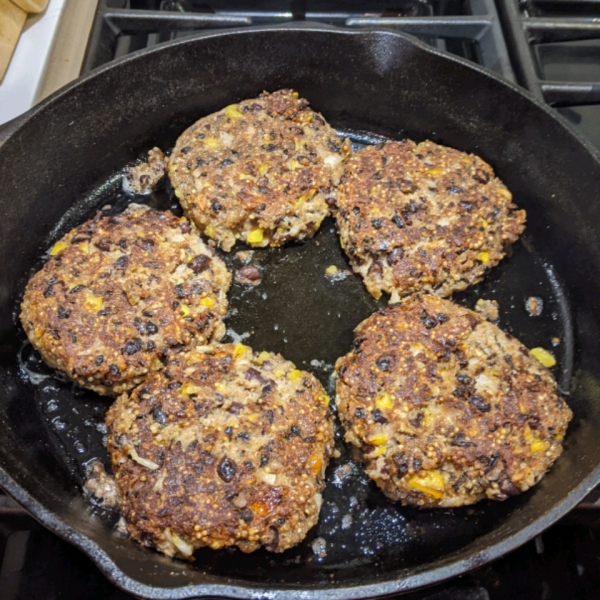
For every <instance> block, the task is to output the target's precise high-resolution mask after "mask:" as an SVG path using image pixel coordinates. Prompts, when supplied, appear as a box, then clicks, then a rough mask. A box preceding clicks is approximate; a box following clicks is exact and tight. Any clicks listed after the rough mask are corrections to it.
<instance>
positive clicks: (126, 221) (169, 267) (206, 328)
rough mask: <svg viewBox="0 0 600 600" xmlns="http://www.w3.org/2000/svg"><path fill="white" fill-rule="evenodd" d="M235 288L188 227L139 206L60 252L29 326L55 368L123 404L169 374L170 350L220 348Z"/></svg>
mask: <svg viewBox="0 0 600 600" xmlns="http://www.w3.org/2000/svg"><path fill="white" fill-rule="evenodd" d="M230 283H231V275H230V273H229V272H228V271H227V269H226V267H225V264H224V263H223V261H222V260H220V259H219V258H218V257H216V256H215V255H214V251H213V250H212V249H210V248H207V247H206V246H205V244H204V243H203V242H202V239H201V238H200V236H199V234H198V232H197V230H196V228H195V227H194V226H193V225H192V224H191V223H190V222H189V221H188V220H187V219H185V218H179V217H175V216H174V215H172V214H171V213H170V212H165V213H162V212H157V211H155V210H152V209H149V208H148V207H144V206H140V205H136V204H132V205H130V206H129V208H128V209H127V210H126V211H125V212H124V213H122V214H120V215H115V216H110V217H102V216H98V217H96V218H95V219H93V220H91V221H87V222H86V223H83V224H82V225H80V226H79V227H77V228H75V229H73V230H72V231H70V232H69V233H68V234H67V235H66V236H65V237H64V238H62V239H61V240H60V241H58V242H57V243H56V244H55V245H54V246H53V248H52V249H51V250H50V253H49V256H48V260H47V262H46V264H45V265H44V267H43V268H42V269H41V270H40V271H39V272H37V273H36V274H35V275H34V276H33V277H32V278H31V280H30V281H29V283H28V284H27V288H26V290H25V296H24V298H23V303H22V305H21V322H22V324H23V327H24V329H25V332H26V333H27V336H28V338H29V340H30V342H31V343H32V344H33V346H34V347H35V348H36V349H37V350H38V351H39V352H40V353H41V355H42V357H43V358H44V360H45V361H46V362H47V363H48V364H50V365H51V366H53V367H55V368H57V369H59V370H61V371H63V372H64V373H66V374H67V375H68V376H69V377H71V378H72V379H74V380H75V381H76V382H77V383H78V384H79V385H81V386H82V387H86V388H89V389H91V390H94V391H96V392H98V393H100V394H108V395H116V394H119V393H121V392H123V391H125V390H128V389H131V388H133V387H135V386H136V385H138V384H139V383H141V382H142V381H143V380H144V378H145V377H146V375H147V374H148V372H151V371H154V370H156V369H159V368H162V366H163V363H162V360H163V359H164V356H165V355H166V353H167V351H168V350H169V349H171V348H173V347H180V346H189V345H193V344H204V343H207V342H208V341H210V340H212V339H220V338H221V337H222V336H223V334H224V333H225V326H224V324H223V321H222V319H223V317H224V316H225V313H226V311H227V297H226V292H227V290H228V288H229V286H230Z"/></svg>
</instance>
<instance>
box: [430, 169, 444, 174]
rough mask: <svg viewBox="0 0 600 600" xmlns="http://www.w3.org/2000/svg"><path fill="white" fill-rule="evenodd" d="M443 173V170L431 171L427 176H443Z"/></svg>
mask: <svg viewBox="0 0 600 600" xmlns="http://www.w3.org/2000/svg"><path fill="white" fill-rule="evenodd" d="M442 172H443V171H442V169H429V170H428V171H427V175H441V174H442Z"/></svg>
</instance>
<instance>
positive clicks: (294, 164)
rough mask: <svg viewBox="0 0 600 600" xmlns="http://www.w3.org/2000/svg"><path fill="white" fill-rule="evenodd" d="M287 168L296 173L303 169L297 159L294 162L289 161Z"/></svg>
mask: <svg viewBox="0 0 600 600" xmlns="http://www.w3.org/2000/svg"><path fill="white" fill-rule="evenodd" d="M287 166H288V167H289V168H290V169H292V171H295V170H296V169H301V168H302V165H301V164H300V163H299V162H298V161H297V160H295V159H293V160H289V161H288V163H287Z"/></svg>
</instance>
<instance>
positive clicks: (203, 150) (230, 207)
mask: <svg viewBox="0 0 600 600" xmlns="http://www.w3.org/2000/svg"><path fill="white" fill-rule="evenodd" d="M349 153H350V143H349V141H345V142H342V140H340V139H339V138H338V137H337V135H336V133H335V131H334V130H333V129H332V128H331V127H330V126H329V125H328V124H327V123H326V122H325V119H324V118H323V117H322V116H321V115H319V114H317V113H315V112H313V111H312V110H311V109H310V108H309V107H308V101H307V100H304V99H303V98H299V97H298V94H297V93H296V92H293V91H292V90H280V91H277V92H274V93H272V94H268V93H266V92H265V93H263V94H261V95H260V96H259V97H258V98H254V99H251V100H244V101H243V102H240V103H239V104H232V105H230V106H227V107H226V108H224V109H223V110H221V111H219V112H217V113H214V114H212V115H209V116H207V117H204V118H202V119H200V120H199V121H197V122H196V123H194V125H192V126H191V127H190V128H189V129H187V130H186V131H185V132H184V133H183V134H182V135H181V136H180V137H179V139H178V140H177V143H176V145H175V148H174V150H173V152H172V154H171V157H170V163H169V165H170V166H169V177H170V179H171V183H172V184H173V188H174V189H175V195H176V196H177V197H178V198H179V200H180V202H181V205H182V206H183V208H184V210H185V211H186V214H187V215H188V217H189V218H190V219H191V220H192V221H194V222H195V223H196V225H197V226H198V227H199V229H200V230H201V231H202V232H203V233H204V234H205V235H206V236H207V237H208V238H210V239H212V240H214V241H215V243H216V244H218V245H219V246H220V247H221V248H223V249H224V250H226V251H229V250H231V248H232V247H233V245H234V244H235V242H236V240H242V241H245V242H247V243H248V244H250V245H251V246H257V247H265V246H281V245H283V244H285V243H287V242H290V241H292V240H302V239H305V238H308V237H311V236H312V235H313V234H314V233H315V232H316V231H317V229H318V228H319V226H320V224H321V221H323V219H324V218H325V217H326V216H328V215H329V211H330V208H329V204H330V203H332V202H333V201H334V198H335V194H336V191H335V186H336V185H337V184H338V183H339V179H340V176H341V174H342V168H343V162H344V160H345V159H346V157H347V156H348V154H349Z"/></svg>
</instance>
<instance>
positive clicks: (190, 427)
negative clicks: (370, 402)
mask: <svg viewBox="0 0 600 600" xmlns="http://www.w3.org/2000/svg"><path fill="white" fill-rule="evenodd" d="M328 404H329V398H328V397H327V395H326V393H325V391H324V390H323V388H322V386H321V384H320V383H319V382H318V381H317V379H315V378H314V377H313V376H312V375H310V374H309V373H306V372H304V371H299V370H298V369H296V368H295V366H294V365H293V364H292V363H291V362H289V361H286V360H284V359H283V358H282V357H281V356H280V355H276V354H272V353H268V352H262V353H260V354H258V353H253V352H252V350H251V349H250V348H248V347H246V346H243V345H242V344H235V345H234V344H224V345H221V344H215V345H212V346H204V347H197V348H195V349H193V350H191V351H187V352H182V353H181V354H179V355H175V356H174V357H173V359H172V360H171V361H170V362H169V364H168V365H167V368H166V369H165V370H164V371H163V372H161V373H153V374H151V375H150V376H149V377H148V378H147V380H146V382H145V383H144V384H143V385H141V386H139V387H138V388H136V389H135V390H134V391H133V393H132V394H131V395H129V396H128V395H127V394H124V395H122V396H120V397H119V398H118V399H117V401H116V402H115V403H114V404H113V406H112V407H111V408H110V410H109V411H108V414H107V418H106V422H107V426H108V449H109V452H110V453H111V458H112V464H113V469H114V473H115V476H116V481H117V486H118V489H119V493H120V496H121V499H122V504H121V508H122V514H123V516H124V518H125V521H126V522H127V528H128V531H129V533H130V534H131V536H132V537H133V538H134V539H135V540H137V541H138V542H140V543H142V544H144V545H147V546H152V547H155V548H157V549H158V550H160V551H161V552H163V553H165V554H167V555H168V556H179V557H182V558H191V556H192V553H193V552H194V550H195V549H197V548H200V547H203V546H208V547H209V548H213V549H219V548H224V547H227V546H238V547H239V548H240V549H241V550H242V551H244V552H252V551H254V550H257V549H258V548H259V547H261V546H263V547H264V548H266V549H267V550H269V551H272V552H282V551H284V550H286V549H287V548H290V547H292V546H294V545H295V544H297V543H299V542H300V541H302V540H303V539H304V537H305V536H306V534H307V532H308V530H309V529H310V528H311V527H313V526H314V525H315V524H316V522H317V519H318V515H319V510H320V507H321V491H322V489H323V486H324V474H325V469H326V467H327V463H328V461H329V458H330V456H331V454H332V451H333V444H334V441H333V425H332V420H331V415H330V410H329V406H328Z"/></svg>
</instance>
